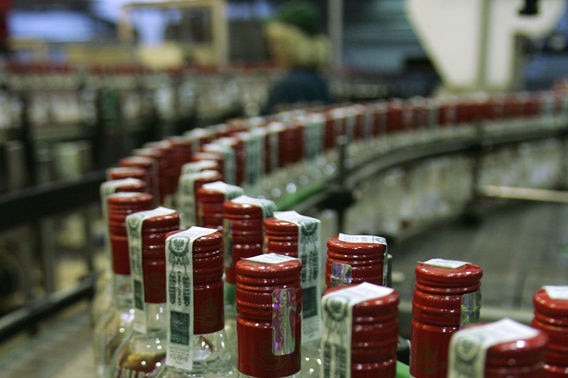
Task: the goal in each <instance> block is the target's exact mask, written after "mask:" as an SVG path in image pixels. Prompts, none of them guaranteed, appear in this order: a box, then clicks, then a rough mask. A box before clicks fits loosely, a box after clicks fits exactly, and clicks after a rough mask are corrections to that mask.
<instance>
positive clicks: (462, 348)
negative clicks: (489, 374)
mask: <svg viewBox="0 0 568 378" xmlns="http://www.w3.org/2000/svg"><path fill="white" fill-rule="evenodd" d="M537 335H538V331H537V330H536V329H534V328H531V327H529V326H526V325H524V324H521V323H517V322H516V321H514V320H511V319H503V320H499V321H497V322H493V323H489V324H486V325H481V326H476V327H471V328H466V329H462V330H460V331H458V332H456V333H454V334H453V335H452V338H451V339H450V350H449V359H448V378H483V377H484V376H485V371H484V370H485V358H486V355H487V349H489V348H490V347H492V346H493V345H497V344H501V343H506V342H510V341H514V340H520V339H529V338H532V337H535V336H537Z"/></svg>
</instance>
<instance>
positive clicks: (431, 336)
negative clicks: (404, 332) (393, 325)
mask: <svg viewBox="0 0 568 378" xmlns="http://www.w3.org/2000/svg"><path fill="white" fill-rule="evenodd" d="M415 273H416V285H415V289H414V294H413V297H412V322H411V328H410V374H411V375H412V376H413V377H415V378H445V377H446V374H447V356H448V347H449V344H450V338H451V336H452V334H454V333H456V332H457V331H458V330H459V329H461V328H462V327H464V326H465V325H468V324H470V323H473V322H475V321H477V320H479V310H480V302H481V292H480V287H481V276H482V275H483V272H482V270H481V268H480V267H479V266H477V265H474V264H471V263H468V262H464V261H456V260H446V259H430V260H428V261H425V262H421V263H418V264H417V265H416V268H415Z"/></svg>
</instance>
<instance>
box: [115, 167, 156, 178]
mask: <svg viewBox="0 0 568 378" xmlns="http://www.w3.org/2000/svg"><path fill="white" fill-rule="evenodd" d="M106 174H107V179H108V180H120V179H125V178H130V177H132V178H136V179H139V180H142V181H146V180H147V179H148V173H147V172H146V171H145V170H144V169H142V168H138V167H112V168H109V169H107V171H106Z"/></svg>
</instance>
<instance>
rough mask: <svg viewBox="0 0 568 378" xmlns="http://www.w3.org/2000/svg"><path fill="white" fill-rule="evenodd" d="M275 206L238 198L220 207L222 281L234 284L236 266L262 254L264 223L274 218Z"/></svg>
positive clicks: (255, 199)
mask: <svg viewBox="0 0 568 378" xmlns="http://www.w3.org/2000/svg"><path fill="white" fill-rule="evenodd" d="M275 210H276V204H275V203H274V202H272V201H270V200H267V199H263V198H254V197H249V196H247V195H242V196H239V197H237V198H235V199H233V200H231V201H226V202H225V203H224V204H223V214H224V220H223V240H224V243H225V245H224V253H225V280H226V281H227V282H229V283H231V284H235V283H236V274H235V264H236V263H237V261H239V260H240V259H242V258H246V257H252V256H256V255H259V254H261V253H262V245H263V242H264V220H265V219H266V218H270V217H272V216H273V214H274V211H275Z"/></svg>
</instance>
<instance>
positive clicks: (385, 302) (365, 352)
mask: <svg viewBox="0 0 568 378" xmlns="http://www.w3.org/2000/svg"><path fill="white" fill-rule="evenodd" d="M346 288H351V289H353V286H336V287H332V288H329V289H326V291H325V293H324V294H325V295H326V294H329V293H333V292H340V291H342V290H345V289H346ZM398 303H399V295H398V293H397V292H396V291H394V290H393V291H392V292H391V293H389V294H387V295H383V296H378V297H375V298H372V299H368V300H365V301H363V302H360V303H357V304H354V305H353V308H352V331H351V351H350V352H351V376H353V377H391V376H394V375H395V372H396V350H397V345H398Z"/></svg>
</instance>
